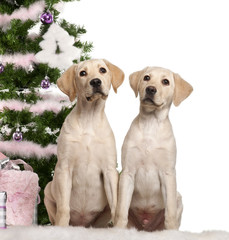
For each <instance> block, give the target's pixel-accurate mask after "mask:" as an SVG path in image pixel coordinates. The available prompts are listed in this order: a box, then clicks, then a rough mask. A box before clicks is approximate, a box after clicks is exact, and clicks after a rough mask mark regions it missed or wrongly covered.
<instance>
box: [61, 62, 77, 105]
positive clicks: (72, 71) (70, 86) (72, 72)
mask: <svg viewBox="0 0 229 240" xmlns="http://www.w3.org/2000/svg"><path fill="white" fill-rule="evenodd" d="M77 66H78V65H77V64H74V65H72V66H71V67H70V68H68V69H67V70H66V71H65V72H64V73H63V74H62V76H61V77H60V78H59V79H58V80H57V86H58V87H59V89H60V90H61V91H62V92H64V93H65V94H67V95H68V97H69V99H70V101H71V102H72V101H74V100H75V98H76V82H75V80H76V69H77Z"/></svg>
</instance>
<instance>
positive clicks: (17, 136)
mask: <svg viewBox="0 0 229 240" xmlns="http://www.w3.org/2000/svg"><path fill="white" fill-rule="evenodd" d="M22 139H23V136H22V132H20V130H19V129H18V128H17V129H16V132H15V133H14V134H13V140H15V141H17V142H20V141H22Z"/></svg>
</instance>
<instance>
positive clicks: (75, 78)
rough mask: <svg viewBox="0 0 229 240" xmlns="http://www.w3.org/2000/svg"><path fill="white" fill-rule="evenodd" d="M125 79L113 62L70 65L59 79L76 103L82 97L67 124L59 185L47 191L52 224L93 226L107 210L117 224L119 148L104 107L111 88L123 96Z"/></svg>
mask: <svg viewBox="0 0 229 240" xmlns="http://www.w3.org/2000/svg"><path fill="white" fill-rule="evenodd" d="M123 80H124V73H123V71H122V70H121V69H119V68H118V67H116V66H115V65H113V64H111V63H110V62H108V61H106V60H88V61H84V62H80V63H79V64H76V65H73V66H72V67H70V68H69V69H68V70H67V71H66V72H65V73H64V74H63V75H62V76H61V77H60V78H59V79H58V81H57V85H58V87H59V88H60V89H61V90H62V91H63V92H64V93H66V94H67V95H68V96H69V98H70V100H71V101H73V100H74V99H75V98H76V97H77V104H76V106H75V107H74V109H73V110H72V111H71V113H70V114H69V115H68V116H67V118H66V119H65V122H64V124H63V126H62V129H61V133H60V136H59V138H58V146H57V157H58V161H57V164H56V167H55V173H54V177H53V181H51V182H49V183H48V184H47V186H46V188H45V199H44V201H45V206H46V208H47V211H48V215H49V218H50V221H51V223H52V224H55V225H58V226H67V225H69V224H70V225H73V226H86V227H88V226H91V225H93V224H94V222H95V221H96V220H98V217H101V214H102V213H104V212H105V211H106V210H107V209H108V211H110V213H111V221H114V217H115V210H116V205H117V188H118V186H117V185H118V172H117V170H116V146H115V139H114V135H113V132H112V130H111V127H110V125H109V123H108V120H107V117H106V115H105V113H104V108H105V100H106V99H107V96H108V94H109V90H110V87H111V85H112V86H113V89H114V91H115V92H117V88H118V87H119V86H120V85H121V84H122V82H123ZM105 215H106V216H108V215H110V214H107V213H106V214H105ZM108 221H109V220H108ZM103 222H104V219H103ZM99 224H100V226H101V223H99ZM99 224H97V225H99ZM106 224H107V223H106Z"/></svg>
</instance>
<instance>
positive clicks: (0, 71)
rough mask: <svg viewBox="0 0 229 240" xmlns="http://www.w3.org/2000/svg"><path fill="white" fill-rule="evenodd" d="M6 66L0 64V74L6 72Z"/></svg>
mask: <svg viewBox="0 0 229 240" xmlns="http://www.w3.org/2000/svg"><path fill="white" fill-rule="evenodd" d="M4 68H5V67H4V65H3V64H2V63H0V73H2V72H4Z"/></svg>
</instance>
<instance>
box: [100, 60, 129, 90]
mask: <svg viewBox="0 0 229 240" xmlns="http://www.w3.org/2000/svg"><path fill="white" fill-rule="evenodd" d="M103 61H104V62H105V64H106V65H107V67H108V68H109V70H110V71H111V74H112V78H111V84H112V87H113V89H114V91H115V93H117V88H118V87H119V86H120V85H121V84H122V83H123V81H124V77H125V75H124V72H123V71H122V70H121V69H120V68H118V67H117V66H115V65H113V64H112V63H110V62H109V61H107V60H106V59H103Z"/></svg>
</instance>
